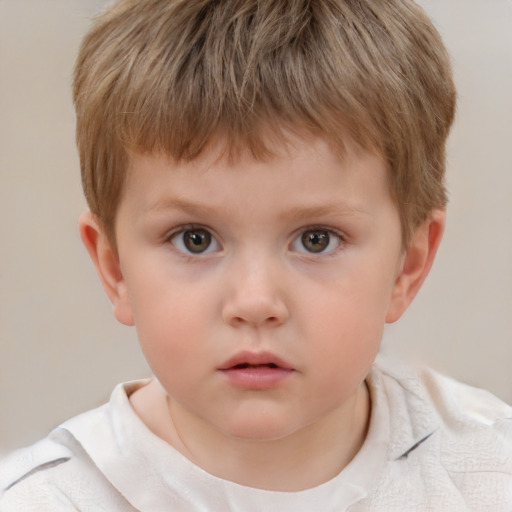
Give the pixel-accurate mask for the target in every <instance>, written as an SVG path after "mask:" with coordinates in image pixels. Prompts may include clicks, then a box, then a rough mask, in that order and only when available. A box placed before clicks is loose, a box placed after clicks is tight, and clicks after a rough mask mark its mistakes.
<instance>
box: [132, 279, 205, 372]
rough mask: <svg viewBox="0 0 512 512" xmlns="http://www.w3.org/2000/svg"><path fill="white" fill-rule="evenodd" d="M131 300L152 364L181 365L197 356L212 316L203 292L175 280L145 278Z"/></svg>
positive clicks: (142, 344) (141, 338) (140, 333)
mask: <svg viewBox="0 0 512 512" xmlns="http://www.w3.org/2000/svg"><path fill="white" fill-rule="evenodd" d="M171 282H172V281H171ZM187 291H188V293H187ZM131 300H132V305H133V313H134V319H135V326H136V329H137V334H138V337H139V341H140V344H141V348H142V350H143V352H144V354H145V356H146V358H147V359H148V362H149V364H150V365H151V366H152V367H153V366H158V365H160V366H161V365H164V364H172V365H173V366H176V367H177V368H178V369H179V364H180V363H182V362H183V361H185V360H187V359H188V358H191V357H193V356H194V351H195V350H197V345H198V342H199V341H200V339H202V338H203V337H204V330H205V329H206V328H207V324H208V320H207V318H209V317H210V314H209V312H208V311H207V309H208V308H207V306H206V304H205V302H206V301H207V299H206V296H205V294H204V293H203V294H201V293H199V292H198V293H194V292H193V290H190V287H187V286H182V285H180V284H179V283H176V282H174V283H173V285H170V286H165V285H162V282H161V281H160V282H148V281H145V283H144V285H143V286H138V287H136V291H135V293H133V295H132V297H131Z"/></svg>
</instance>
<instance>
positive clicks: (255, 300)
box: [222, 257, 289, 327]
mask: <svg viewBox="0 0 512 512" xmlns="http://www.w3.org/2000/svg"><path fill="white" fill-rule="evenodd" d="M282 281H283V280H282V279H281V278H280V277H279V270H278V269H276V268H272V267H271V265H269V264H268V263H267V262H265V261H261V260H260V261H257V260H256V258H254V257H253V258H251V259H250V261H249V262H247V263H245V264H243V263H242V264H240V265H237V266H236V267H235V268H233V267H232V268H231V269H230V275H229V278H228V283H227V286H228V289H227V294H226V300H225V302H224V304H223V311H222V315H223V319H224V322H226V323H227V324H229V325H231V326H233V327H237V326H243V325H249V326H253V327H263V326H267V327H278V326H280V325H282V324H284V323H285V322H286V321H287V320H288V318H289V310H288V307H287V305H286V301H285V297H284V295H285V291H284V289H283V288H284V286H283V283H282Z"/></svg>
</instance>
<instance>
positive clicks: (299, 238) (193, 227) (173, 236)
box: [165, 224, 346, 258]
mask: <svg viewBox="0 0 512 512" xmlns="http://www.w3.org/2000/svg"><path fill="white" fill-rule="evenodd" d="M189 231H190V232H193V231H196V232H199V231H204V232H205V233H207V234H208V235H209V236H210V237H211V239H210V240H209V242H210V243H209V244H208V247H207V248H206V249H205V250H204V251H198V252H193V251H191V250H188V249H187V248H186V247H181V248H180V247H178V245H177V243H175V240H177V238H178V237H179V235H182V234H184V233H186V232H189ZM308 232H310V233H315V232H317V233H321V232H323V233H326V234H327V235H328V236H329V240H328V242H327V244H328V245H327V248H328V247H329V245H330V244H331V243H332V237H335V238H336V239H337V242H336V247H334V248H332V249H330V250H328V251H325V249H321V250H320V251H318V252H315V251H309V250H307V249H306V248H305V247H304V238H303V237H304V235H305V234H307V233H308ZM165 241H166V242H170V243H171V244H172V245H174V247H175V248H176V249H177V250H178V251H179V252H180V253H181V254H183V255H185V256H187V257H190V258H194V257H197V256H201V255H205V254H209V253H211V252H217V251H218V250H220V249H221V245H220V243H219V242H218V240H217V238H216V237H215V236H214V235H213V234H212V230H211V229H209V228H207V227H205V226H203V225H200V224H186V225H183V226H180V227H179V228H178V229H176V230H174V231H172V232H171V233H169V234H168V235H167V236H166V237H165ZM345 242H346V237H345V235H343V234H342V233H340V232H339V231H337V230H335V229H332V228H328V227H325V226H320V225H312V226H306V227H304V228H302V229H301V230H300V231H298V232H297V233H296V234H295V235H294V237H293V239H292V242H291V243H290V246H289V247H291V248H293V246H294V245H295V244H301V246H302V250H300V249H298V248H296V249H295V252H298V253H300V254H306V255H310V256H315V255H317V256H323V257H329V256H333V255H335V254H336V253H337V252H338V250H339V249H340V247H342V246H343V245H344V243H345ZM178 243H179V242H178ZM194 243H195V242H194ZM212 244H215V245H216V246H217V247H214V248H213V249H210V247H211V245H212ZM180 245H182V246H185V242H184V241H183V240H182V241H181V243H180Z"/></svg>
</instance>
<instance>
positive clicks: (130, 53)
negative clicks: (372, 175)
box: [73, 0, 455, 244]
mask: <svg viewBox="0 0 512 512" xmlns="http://www.w3.org/2000/svg"><path fill="white" fill-rule="evenodd" d="M73 93H74V102H75V107H76V112H77V144H78V148H79V153H80V161H81V171H82V182H83V187H84V191H85V195H86V198H87V201H88V204H89V207H90V209H91V211H92V212H93V213H94V214H95V215H97V217H98V218H99V220H100V222H101V223H102V225H103V227H104V229H105V230H106V232H107V235H108V236H109V237H110V239H111V241H113V242H114V244H115V214H116V209H117V206H118V203H119V200H120V197H121V193H122V187H123V182H124V179H125V174H126V172H127V168H128V164H129V157H128V151H129V150H134V151H140V152H155V151H163V152H165V153H166V154H168V155H169V156H170V157H172V158H173V159H175V160H182V159H183V160H192V159H194V158H195V157H196V156H198V155H199V154H200V153H201V152H202V151H203V150H204V149H205V147H207V145H208V143H210V142H211V141H212V140H213V138H215V137H219V136H222V138H223V140H226V144H227V147H226V150H227V152H228V153H229V154H231V155H234V154H236V153H237V152H238V151H240V150H242V149H245V150H249V151H251V152H252V154H253V155H254V157H255V158H267V157H268V156H269V150H268V147H267V146H268V144H266V143H265V141H266V140H268V135H269V132H271V133H272V135H273V136H277V137H279V138H280V139H281V140H283V141H285V138H286V137H285V135H284V134H285V133H286V130H287V129H292V130H293V129H300V130H306V131H307V132H309V133H311V134H313V135H320V136H322V137H325V138H326V139H327V140H329V141H330V142H332V143H333V144H334V147H335V148H337V149H339V150H340V152H342V151H343V148H344V147H345V143H346V141H347V140H348V139H350V140H351V141H354V142H356V143H357V144H358V145H360V146H361V147H363V148H365V149H369V150H372V151H374V152H376V153H378V154H379V155H381V156H382V157H383V158H384V159H385V160H386V162H387V164H388V167H389V176H390V191H391V194H392V197H393V199H394V200H395V202H396V204H397V206H398V208H399V211H400V215H401V220H402V231H403V235H404V243H405V244H407V241H408V239H409V237H410V235H411V233H412V231H413V230H414V228H415V227H417V226H418V225H419V224H420V223H421V222H422V221H423V220H424V219H425V218H426V217H427V216H428V215H429V212H431V211H432V210H433V209H434V208H438V207H444V205H445V203H446V191H445V187H444V170H445V143H446V138H447V135H448V132H449V129H450V126H451V123H452V121H453V116H454V110H455V90H454V86H453V81H452V76H451V68H450V64H449V59H448V57H447V54H446V51H445V48H444V46H443V44H442V41H441V39H440V36H439V34H438V32H437V31H436V29H435V28H434V26H433V25H432V23H431V21H430V20H429V19H428V17H427V16H426V14H425V13H424V12H423V10H422V9H421V8H420V7H418V6H417V5H416V4H415V3H414V2H413V1H411V0H386V1H382V0H243V1H241V0H193V1H192V0H120V1H118V2H116V3H115V4H113V5H112V6H111V7H110V8H109V9H107V10H106V11H105V12H103V13H102V14H101V15H100V16H98V18H97V19H96V21H95V23H94V25H93V27H92V29H91V30H90V32H89V33H88V34H87V35H86V37H85V38H84V41H83V43H82V46H81V50H80V54H79V56H78V60H77V64H76V69H75V80H74V90H73Z"/></svg>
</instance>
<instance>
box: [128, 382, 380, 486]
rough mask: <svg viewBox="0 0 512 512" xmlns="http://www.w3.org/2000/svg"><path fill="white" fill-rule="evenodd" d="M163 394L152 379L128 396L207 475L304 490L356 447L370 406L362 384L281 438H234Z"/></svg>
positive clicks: (337, 468)
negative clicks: (335, 405)
mask: <svg viewBox="0 0 512 512" xmlns="http://www.w3.org/2000/svg"><path fill="white" fill-rule="evenodd" d="M157 388H158V389H157ZM141 392H144V393H145V395H146V396H144V397H143V396H141ZM163 393H165V392H164V391H163V390H162V388H160V386H159V385H158V383H157V382H156V381H155V382H154V383H151V384H149V385H148V386H146V387H144V388H142V389H141V390H139V391H138V392H137V393H135V394H134V395H132V397H130V401H131V403H132V405H133V407H134V409H135V410H136V412H137V413H138V414H139V416H140V417H141V419H142V420H143V421H144V422H145V423H146V425H147V426H148V427H149V428H150V429H151V430H152V431H153V433H155V434H156V435H158V436H159V437H161V438H162V439H164V440H165V441H167V442H168V443H169V444H171V445H172V446H173V447H174V448H175V449H177V450H178V451H179V452H181V453H182V454H183V455H184V456H185V457H187V458H188V459H189V460H191V461H192V462H193V463H194V464H196V465H197V466H199V467H201V468H202V469H204V470H205V471H207V472H208V473H210V474H212V475H215V476H217V477H219V478H223V479H225V480H229V481H232V482H235V483H238V484H240V485H245V486H248V487H255V488H260V489H266V490H274V491H299V490H304V489H308V488H311V487H315V486H317V485H320V484H322V483H324V482H326V481H328V480H330V479H331V478H334V477H335V476H336V475H337V474H338V473H339V472H340V471H341V470H342V469H343V468H344V467H345V466H346V465H347V464H348V463H349V462H350V461H351V460H352V459H353V457H354V456H355V455H356V453H357V452H358V451H359V449H360V448H361V446H362V444H363V442H364V438H365V436H366V431H367V425H368V418H369V409H370V400H369V394H368V390H367V388H366V385H365V384H364V383H363V384H362V385H361V386H360V388H359V389H358V391H357V393H355V394H354V396H353V397H352V398H351V399H350V400H348V401H347V403H345V404H343V406H342V407H340V408H338V409H337V410H335V411H331V412H330V413H329V414H327V415H325V416H324V417H322V418H320V419H318V420H317V421H315V422H314V423H312V424H311V425H308V426H307V427H304V428H302V429H300V430H299V431H296V432H293V433H291V434H290V435H287V436H286V437H283V438H279V439H271V440H255V439H240V438H235V437H231V436H226V435H225V434H224V433H222V432H220V431H218V430H216V429H214V428H212V427H211V426H210V425H209V424H206V423H205V422H203V421H201V420H198V419H197V418H196V417H194V416H192V415H191V414H190V413H189V412H188V411H187V410H185V409H183V408H182V407H181V406H180V405H179V404H178V403H176V402H174V401H173V400H172V399H170V398H169V397H167V396H166V395H163ZM137 394H139V396H138V397H137V396H136V395H137ZM148 395H152V397H151V398H150V397H149V396H148ZM156 411H158V412H156ZM185 425H186V428H185Z"/></svg>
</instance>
